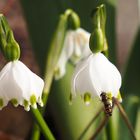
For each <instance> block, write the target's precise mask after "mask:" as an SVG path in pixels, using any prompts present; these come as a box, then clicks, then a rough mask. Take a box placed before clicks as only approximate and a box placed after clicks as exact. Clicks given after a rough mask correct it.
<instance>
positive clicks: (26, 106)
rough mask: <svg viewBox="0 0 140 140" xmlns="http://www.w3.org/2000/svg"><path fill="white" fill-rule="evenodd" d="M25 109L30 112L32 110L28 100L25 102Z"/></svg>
mask: <svg viewBox="0 0 140 140" xmlns="http://www.w3.org/2000/svg"><path fill="white" fill-rule="evenodd" d="M23 104H24V109H25V110H26V111H29V110H30V105H29V102H28V101H27V100H24V103H23Z"/></svg>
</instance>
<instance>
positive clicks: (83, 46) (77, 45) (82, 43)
mask: <svg viewBox="0 0 140 140" xmlns="http://www.w3.org/2000/svg"><path fill="white" fill-rule="evenodd" d="M89 38H90V33H88V32H87V31H85V30H84V29H82V28H78V29H77V30H76V31H75V33H74V40H73V42H74V51H73V54H72V56H71V61H73V63H77V62H78V61H79V60H81V59H82V58H85V57H87V56H88V55H90V54H91V51H90V48H89Z"/></svg>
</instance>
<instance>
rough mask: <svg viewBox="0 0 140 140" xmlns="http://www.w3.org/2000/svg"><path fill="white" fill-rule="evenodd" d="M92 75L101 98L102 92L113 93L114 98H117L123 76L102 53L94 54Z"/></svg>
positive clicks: (93, 82)
mask: <svg viewBox="0 0 140 140" xmlns="http://www.w3.org/2000/svg"><path fill="white" fill-rule="evenodd" d="M90 75H91V77H92V84H93V86H94V88H95V89H96V91H97V94H98V95H99V96H100V94H101V93H102V92H106V93H109V92H111V93H112V95H113V96H114V97H115V96H117V94H118V91H119V89H120V86H121V75H120V73H119V71H118V70H117V68H116V67H115V66H114V65H113V64H112V63H111V62H109V60H108V59H107V58H106V57H105V56H104V55H103V54H102V53H97V54H93V56H92V61H90Z"/></svg>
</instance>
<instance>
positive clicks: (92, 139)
mask: <svg viewBox="0 0 140 140" xmlns="http://www.w3.org/2000/svg"><path fill="white" fill-rule="evenodd" d="M108 119H109V117H108V116H105V117H104V118H103V120H102V122H101V123H100V125H99V127H98V128H97V129H96V131H95V133H94V134H93V136H92V137H91V138H90V140H95V139H96V137H97V135H98V134H99V133H100V132H101V130H102V128H103V127H104V126H105V125H106V123H107V121H108Z"/></svg>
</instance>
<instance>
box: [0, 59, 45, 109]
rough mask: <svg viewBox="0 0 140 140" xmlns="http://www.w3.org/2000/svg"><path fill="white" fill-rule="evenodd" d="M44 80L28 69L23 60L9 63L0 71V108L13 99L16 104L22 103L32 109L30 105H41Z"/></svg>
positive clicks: (26, 107)
mask: <svg viewBox="0 0 140 140" xmlns="http://www.w3.org/2000/svg"><path fill="white" fill-rule="evenodd" d="M43 87H44V82H43V80H42V79H41V78H40V77H39V76H37V75H36V74H34V73H33V72H32V71H31V70H30V69H28V68H27V67H26V66H25V65H24V64H23V63H22V62H21V61H18V60H16V61H11V62H9V63H7V64H6V65H5V66H4V68H3V69H2V70H1V72H0V109H1V108H3V107H4V106H6V105H7V103H8V102H9V101H11V102H12V103H13V104H14V105H15V106H18V105H22V106H24V108H25V110H27V111H29V110H30V105H31V106H32V107H34V108H36V107H37V105H36V103H39V104H40V105H41V106H42V105H43V102H42V99H41V97H42V90H43Z"/></svg>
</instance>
